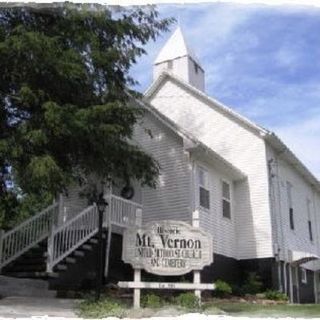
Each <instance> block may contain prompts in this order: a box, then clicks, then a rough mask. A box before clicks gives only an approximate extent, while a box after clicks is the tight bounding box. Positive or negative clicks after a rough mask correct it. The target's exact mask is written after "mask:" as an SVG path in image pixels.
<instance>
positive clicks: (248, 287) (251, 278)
mask: <svg viewBox="0 0 320 320" xmlns="http://www.w3.org/2000/svg"><path fill="white" fill-rule="evenodd" d="M262 287H263V283H262V281H261V279H260V277H259V276H258V275H257V274H256V273H255V272H249V273H248V276H247V279H246V281H245V282H244V284H243V285H242V287H241V291H242V292H243V293H244V294H257V293H259V292H261V291H262Z"/></svg>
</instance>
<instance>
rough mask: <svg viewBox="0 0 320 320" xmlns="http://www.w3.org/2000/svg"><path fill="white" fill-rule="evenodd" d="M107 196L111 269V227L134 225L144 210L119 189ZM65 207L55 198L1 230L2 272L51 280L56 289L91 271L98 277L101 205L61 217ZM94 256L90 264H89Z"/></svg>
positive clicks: (106, 242) (106, 232)
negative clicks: (117, 192) (124, 197)
mask: <svg viewBox="0 0 320 320" xmlns="http://www.w3.org/2000/svg"><path fill="white" fill-rule="evenodd" d="M107 201H108V203H109V206H108V207H107V209H106V211H105V213H104V222H103V226H104V237H103V241H104V248H105V250H104V252H105V260H104V261H105V263H106V269H107V268H108V261H109V255H110V245H111V235H112V227H113V226H116V227H117V228H116V229H119V228H128V227H132V226H134V225H135V224H136V222H137V221H138V220H139V219H140V220H141V213H142V207H141V205H139V204H137V203H134V202H132V201H128V200H125V199H122V198H120V197H117V196H115V195H109V196H108V200H107ZM60 207H61V206H59V203H55V204H53V205H51V206H49V207H48V208H46V209H45V210H43V211H41V212H40V213H38V214H37V215H35V216H33V217H31V218H29V219H27V220H26V221H24V222H23V223H21V224H20V225H18V226H17V227H16V228H14V229H12V230H10V231H8V232H6V233H3V232H0V270H1V273H2V274H3V275H5V276H8V277H11V278H15V279H17V278H20V279H22V278H24V279H25V278H27V279H36V281H40V280H46V281H49V283H50V287H53V288H54V289H56V288H57V289H59V287H61V284H62V283H63V284H66V283H68V281H69V280H70V279H71V278H72V279H73V280H74V281H75V282H77V283H78V284H79V283H81V281H82V280H83V279H84V278H85V274H87V275H88V273H90V272H91V280H92V281H94V279H95V274H94V268H93V267H94V264H95V259H94V254H96V253H95V252H97V248H98V239H97V232H98V212H97V207H96V205H92V206H89V207H87V208H85V209H84V210H82V211H81V212H79V213H78V214H76V215H75V216H73V217H72V218H71V219H69V220H67V221H65V222H63V223H59V221H61V220H62V219H61V212H60V210H59V208H60ZM90 261H91V265H89V264H88V263H89V262H90ZM92 265H93V267H92ZM75 277H76V278H75ZM82 278H83V279H82ZM89 278H90V277H89ZM87 280H88V277H87ZM30 281H31V280H30ZM7 282H8V283H9V282H10V281H7ZM29 284H30V282H29ZM10 290H11V289H10V288H9V289H8V292H10ZM2 291H3V290H2ZM11 291H12V290H11ZM35 291H36V292H38V291H37V290H35ZM3 294H4V293H3V292H2V295H3ZM0 295H1V292H0Z"/></svg>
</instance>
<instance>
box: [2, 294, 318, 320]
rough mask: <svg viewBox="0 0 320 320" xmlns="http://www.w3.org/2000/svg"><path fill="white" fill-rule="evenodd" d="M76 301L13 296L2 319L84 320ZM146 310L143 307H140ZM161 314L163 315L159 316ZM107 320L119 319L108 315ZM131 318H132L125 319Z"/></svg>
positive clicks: (221, 318)
mask: <svg viewBox="0 0 320 320" xmlns="http://www.w3.org/2000/svg"><path fill="white" fill-rule="evenodd" d="M76 303H77V301H76V300H71V299H57V298H54V299H52V298H34V297H29V298H28V297H10V298H5V299H2V300H0V320H9V319H19V320H23V319H28V320H81V318H79V317H77V315H76V313H75V312H74V307H75V305H76ZM140 310H141V311H143V310H142V309H140ZM144 312H145V311H144ZM144 312H137V313H136V317H137V318H140V319H139V320H172V319H174V320H258V319H259V320H275V319H277V320H291V319H297V318H293V317H242V316H237V317H233V316H227V315H205V314H200V313H188V314H182V315H181V314H180V315H179V314H177V311H176V310H173V309H170V308H166V309H164V310H162V311H161V312H160V313H159V314H158V316H154V317H147V316H148V314H147V313H144ZM160 315H161V316H160ZM107 319H108V320H112V319H113V320H118V319H119V318H115V317H112V318H111V317H109V318H107ZM125 319H127V320H129V318H125ZM125 319H122V320H125ZM298 319H299V320H304V319H306V320H310V319H318V320H320V315H319V317H318V318H301V317H300V318H298Z"/></svg>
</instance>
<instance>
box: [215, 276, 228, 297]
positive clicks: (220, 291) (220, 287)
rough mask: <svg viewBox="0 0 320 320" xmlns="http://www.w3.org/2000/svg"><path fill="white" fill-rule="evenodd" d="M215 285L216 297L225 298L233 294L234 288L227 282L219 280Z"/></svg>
mask: <svg viewBox="0 0 320 320" xmlns="http://www.w3.org/2000/svg"><path fill="white" fill-rule="evenodd" d="M214 284H215V289H214V291H213V295H214V296H215V297H219V298H224V297H226V296H229V295H230V294H231V293H232V288H231V286H230V285H229V284H228V283H227V282H225V281H222V280H217V281H216V282H215V283H214Z"/></svg>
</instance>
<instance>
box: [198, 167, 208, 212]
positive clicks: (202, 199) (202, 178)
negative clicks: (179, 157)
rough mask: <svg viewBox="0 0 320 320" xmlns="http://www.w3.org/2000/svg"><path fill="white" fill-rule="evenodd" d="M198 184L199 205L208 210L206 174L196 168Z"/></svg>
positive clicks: (201, 169)
mask: <svg viewBox="0 0 320 320" xmlns="http://www.w3.org/2000/svg"><path fill="white" fill-rule="evenodd" d="M198 184H199V205H200V207H202V208H205V209H210V191H209V181H208V172H207V171H206V170H205V169H204V168H202V167H198Z"/></svg>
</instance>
